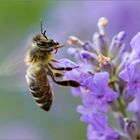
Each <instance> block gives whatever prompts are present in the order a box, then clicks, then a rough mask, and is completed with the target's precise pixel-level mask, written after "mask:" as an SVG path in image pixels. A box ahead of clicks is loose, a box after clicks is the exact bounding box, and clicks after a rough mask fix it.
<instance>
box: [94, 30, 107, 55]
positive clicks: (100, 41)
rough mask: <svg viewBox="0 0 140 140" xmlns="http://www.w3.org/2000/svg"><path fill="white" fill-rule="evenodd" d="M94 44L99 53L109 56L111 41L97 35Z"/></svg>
mask: <svg viewBox="0 0 140 140" xmlns="http://www.w3.org/2000/svg"><path fill="white" fill-rule="evenodd" d="M93 44H94V46H96V50H97V52H98V53H102V54H103V55H105V56H107V53H108V46H109V40H108V38H107V37H106V36H105V35H100V34H99V33H95V34H94V35H93Z"/></svg>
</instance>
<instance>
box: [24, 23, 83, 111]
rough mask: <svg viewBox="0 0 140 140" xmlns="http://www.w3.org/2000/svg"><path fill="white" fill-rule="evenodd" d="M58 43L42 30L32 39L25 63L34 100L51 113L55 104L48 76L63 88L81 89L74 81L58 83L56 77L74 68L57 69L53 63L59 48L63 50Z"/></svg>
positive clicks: (27, 79) (27, 78) (28, 83)
mask: <svg viewBox="0 0 140 140" xmlns="http://www.w3.org/2000/svg"><path fill="white" fill-rule="evenodd" d="M62 47H63V45H60V44H59V43H58V42H55V41H54V40H53V39H50V38H48V37H47V36H46V30H44V31H43V29H42V22H41V33H40V34H38V35H36V36H35V37H34V38H33V39H32V43H31V44H30V46H29V48H28V51H27V54H26V56H25V63H26V65H27V66H28V68H27V72H26V76H25V77H26V81H27V85H28V87H29V91H30V92H31V94H32V96H33V98H34V100H35V101H36V103H37V104H38V106H40V107H41V108H42V109H43V110H45V111H49V110H50V108H51V105H52V102H53V94H52V89H51V86H50V82H49V80H48V76H50V77H51V78H52V81H53V82H55V83H56V84H59V85H62V86H71V87H79V86H80V84H79V83H78V82H77V81H74V80H62V81H57V80H56V77H62V76H63V74H62V73H61V71H71V70H72V69H73V68H72V67H56V66H54V64H53V62H56V61H57V60H55V59H54V55H55V53H56V52H57V50H58V49H59V48H62Z"/></svg>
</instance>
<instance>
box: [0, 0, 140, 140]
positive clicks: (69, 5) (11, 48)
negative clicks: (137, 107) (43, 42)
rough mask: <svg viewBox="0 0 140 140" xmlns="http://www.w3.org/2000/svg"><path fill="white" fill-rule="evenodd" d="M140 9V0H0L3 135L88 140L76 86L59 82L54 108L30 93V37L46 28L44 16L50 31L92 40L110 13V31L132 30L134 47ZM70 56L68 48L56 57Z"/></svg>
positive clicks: (62, 36) (57, 37) (139, 27)
mask: <svg viewBox="0 0 140 140" xmlns="http://www.w3.org/2000/svg"><path fill="white" fill-rule="evenodd" d="M139 11H140V3H139V2H138V1H137V2H133V1H128V2H121V1H119V2H117V1H107V2H105V1H64V0H62V1H51V0H50V1H47V0H0V139H17V140H20V139H22V140H23V139H29V140H31V139H33V140H41V139H45V140H85V139H86V125H85V124H84V123H81V122H80V121H79V118H80V115H79V114H78V113H77V112H76V106H77V105H78V104H80V99H79V98H74V97H73V96H72V95H71V93H70V88H67V87H65V88H64V87H60V86H56V85H55V84H53V91H54V94H55V102H54V104H53V106H52V109H51V110H50V112H44V111H43V110H41V109H40V108H39V107H38V106H37V105H36V103H35V102H34V100H33V99H32V97H31V95H30V94H29V91H28V88H27V85H26V81H25V77H24V76H25V73H26V66H25V65H24V63H23V62H21V61H22V59H23V58H24V55H25V50H26V48H27V42H28V40H29V38H31V36H33V35H36V34H37V33H39V32H40V19H42V20H43V27H44V29H46V30H47V35H48V36H49V37H51V38H53V39H55V40H56V41H59V42H60V43H62V44H65V42H66V40H67V38H68V36H69V35H75V36H77V37H79V38H81V39H83V40H87V39H89V40H92V34H93V32H95V31H97V27H96V24H97V21H98V19H99V17H101V16H105V17H107V18H108V19H109V28H108V35H109V36H112V35H114V34H116V33H118V32H119V31H121V30H125V31H127V38H126V43H127V45H128V46H129V42H130V39H131V38H132V36H133V35H134V34H135V33H136V32H137V31H139V30H140V20H139V19H140V14H137V13H138V12H139ZM126 17H127V18H126ZM130 21H131V22H130ZM132 25H133V26H132ZM130 27H133V28H130ZM66 56H67V52H66V49H65V48H64V49H62V50H60V51H58V53H57V56H56V57H57V58H64V57H66ZM69 58H70V57H69ZM71 59H72V58H71ZM17 63H19V65H17ZM13 67H14V70H11V69H13Z"/></svg>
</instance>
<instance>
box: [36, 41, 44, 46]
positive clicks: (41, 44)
mask: <svg viewBox="0 0 140 140" xmlns="http://www.w3.org/2000/svg"><path fill="white" fill-rule="evenodd" d="M37 45H38V46H45V45H46V42H44V41H38V42H37Z"/></svg>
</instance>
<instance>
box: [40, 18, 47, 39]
mask: <svg viewBox="0 0 140 140" xmlns="http://www.w3.org/2000/svg"><path fill="white" fill-rule="evenodd" d="M40 29H41V34H42V35H43V36H44V37H45V38H46V39H48V38H47V36H46V30H44V31H43V25H42V19H41V21H40Z"/></svg>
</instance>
